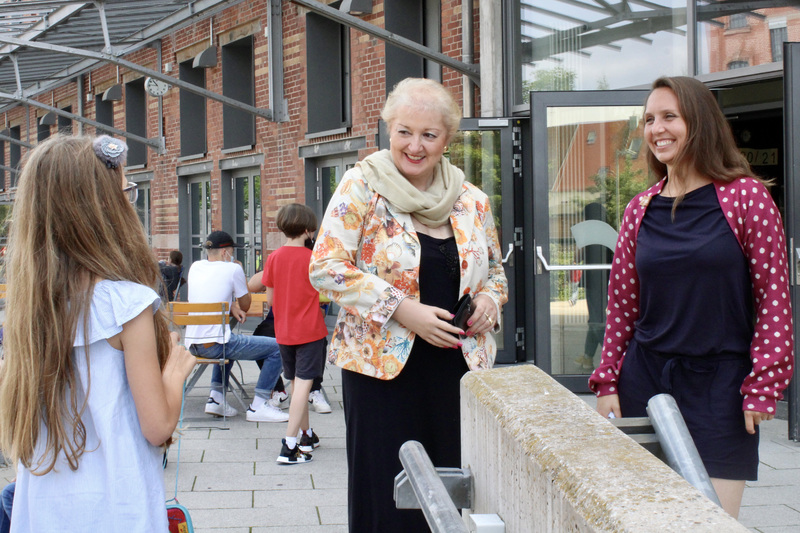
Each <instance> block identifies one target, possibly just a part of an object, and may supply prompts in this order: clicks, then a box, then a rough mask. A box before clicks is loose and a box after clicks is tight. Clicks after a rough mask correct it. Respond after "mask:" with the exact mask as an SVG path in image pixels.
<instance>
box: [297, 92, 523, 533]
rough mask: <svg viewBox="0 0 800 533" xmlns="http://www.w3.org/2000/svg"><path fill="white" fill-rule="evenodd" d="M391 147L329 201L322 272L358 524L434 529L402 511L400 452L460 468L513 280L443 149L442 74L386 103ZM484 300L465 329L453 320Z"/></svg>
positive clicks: (456, 115)
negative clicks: (465, 403) (414, 451)
mask: <svg viewBox="0 0 800 533" xmlns="http://www.w3.org/2000/svg"><path fill="white" fill-rule="evenodd" d="M382 117H383V119H384V120H385V121H386V123H387V125H388V127H389V132H390V144H391V149H390V150H383V151H380V152H377V153H374V154H372V155H370V156H367V157H366V158H365V159H364V160H362V161H361V162H359V163H358V164H357V165H356V166H355V167H354V168H353V169H351V170H349V171H348V172H347V173H346V174H345V175H344V177H343V179H342V182H341V183H340V184H339V186H338V188H337V190H336V193H335V194H334V196H333V198H332V199H331V202H330V204H329V205H328V208H327V212H326V214H325V218H324V220H323V222H322V227H321V229H320V233H319V237H318V239H317V242H316V245H315V247H314V253H313V256H312V260H311V265H310V278H311V283H312V284H313V285H314V287H316V288H317V289H318V290H319V291H320V292H321V293H323V294H325V295H326V296H328V297H329V298H330V299H331V300H333V301H334V302H335V303H337V304H338V305H339V306H340V307H341V311H340V312H339V317H338V320H337V324H336V328H335V330H334V333H333V339H332V341H331V346H330V351H329V361H330V362H332V363H335V364H336V365H338V366H340V367H342V369H343V372H342V384H343V394H344V408H345V420H346V423H347V456H348V481H349V483H348V509H349V527H350V531H353V532H356V531H357V532H359V533H362V532H370V531H374V532H381V533H386V532H392V531H403V532H406V531H423V530H425V529H424V528H426V527H427V526H426V525H425V520H424V518H423V515H422V513H421V512H419V511H418V510H398V509H396V508H395V504H394V500H393V480H394V476H395V475H396V474H397V473H398V472H400V470H402V466H401V465H400V461H399V459H398V450H399V448H400V446H401V445H402V444H403V442H405V441H407V440H410V439H414V440H417V441H420V442H421V443H422V444H423V445H424V446H425V448H426V450H427V452H428V454H429V455H430V456H431V459H432V461H433V463H434V465H436V466H453V467H458V466H460V465H461V459H460V457H461V450H460V422H459V380H460V378H461V376H463V374H464V373H465V372H467V371H468V370H477V369H481V368H490V367H491V365H492V363H493V362H494V358H495V354H496V350H497V348H496V344H495V341H494V338H493V336H492V333H493V332H496V331H498V328H499V320H500V308H501V306H502V305H503V304H504V303H505V302H506V300H507V281H506V278H505V274H504V272H503V267H502V264H501V258H502V257H501V252H500V246H499V242H498V239H497V230H496V228H495V225H494V218H493V216H492V212H491V209H490V207H489V200H488V197H487V196H486V194H484V193H483V192H482V191H480V190H479V189H478V188H476V187H475V186H473V185H472V184H470V183H467V182H466V181H465V180H464V173H463V172H462V171H461V170H459V169H458V168H456V167H454V166H453V165H451V164H450V163H449V162H448V161H447V159H445V158H443V157H442V155H443V153H444V150H445V148H446V147H447V144H448V142H449V141H450V139H451V138H452V136H453V134H454V133H455V132H456V131H457V128H458V124H459V121H460V117H461V113H460V110H459V109H458V105H457V104H456V103H455V102H454V101H453V99H452V96H451V95H450V94H449V92H447V90H446V89H444V88H443V87H442V86H441V85H440V84H438V83H436V82H434V81H431V80H424V79H411V78H410V79H406V80H404V81H402V82H400V83H399V84H398V85H397V86H396V87H395V89H394V90H393V91H392V93H391V94H390V95H389V96H388V98H387V102H386V106H385V108H384V110H383V114H382ZM465 294H470V295H471V297H472V299H473V303H472V305H473V308H472V314H471V316H470V318H469V321H468V323H467V327H466V331H463V330H460V329H459V328H458V327H456V326H454V325H453V324H452V323H450V321H451V319H452V318H453V314H452V312H451V311H452V310H453V308H454V307H455V304H456V303H457V301H458V300H459V298H460V297H461V296H462V295H465Z"/></svg>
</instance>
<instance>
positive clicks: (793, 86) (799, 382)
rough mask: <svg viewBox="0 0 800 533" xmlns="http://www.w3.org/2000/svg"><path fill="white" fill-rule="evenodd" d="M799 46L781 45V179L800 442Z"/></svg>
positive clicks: (795, 425) (793, 434)
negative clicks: (790, 294)
mask: <svg viewBox="0 0 800 533" xmlns="http://www.w3.org/2000/svg"><path fill="white" fill-rule="evenodd" d="M798 106H800V43H785V44H784V45H783V124H784V139H783V142H784V154H785V155H784V179H785V183H786V220H785V223H786V238H787V240H788V243H789V265H790V272H789V277H790V280H789V281H790V285H791V292H792V308H793V309H794V338H795V344H794V357H795V366H794V378H793V379H792V381H791V383H790V384H789V389H788V390H787V391H786V396H787V398H788V400H789V438H790V439H792V440H794V441H800V404H799V403H798V402H800V372H798V370H797V361H798V342H797V339H800V323H798V322H800V321H799V320H798V316H797V309H798V306H800V270H798V268H799V267H800V213H798V211H797V210H798V207H799V206H800V181H798V180H800V154H798V147H800V114H799V113H798V112H797V108H798Z"/></svg>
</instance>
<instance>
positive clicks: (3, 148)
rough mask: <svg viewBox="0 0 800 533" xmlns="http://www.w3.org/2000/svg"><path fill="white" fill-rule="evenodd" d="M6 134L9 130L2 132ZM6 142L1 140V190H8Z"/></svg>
mask: <svg viewBox="0 0 800 533" xmlns="http://www.w3.org/2000/svg"><path fill="white" fill-rule="evenodd" d="M2 133H3V134H4V135H5V134H7V133H8V131H3V132H2ZM5 166H6V142H5V141H0V191H4V190H6V169H5Z"/></svg>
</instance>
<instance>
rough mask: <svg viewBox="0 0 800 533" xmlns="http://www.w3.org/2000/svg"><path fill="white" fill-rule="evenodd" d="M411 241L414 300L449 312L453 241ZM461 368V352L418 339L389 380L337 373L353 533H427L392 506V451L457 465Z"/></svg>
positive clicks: (455, 276)
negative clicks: (405, 448) (416, 245)
mask: <svg viewBox="0 0 800 533" xmlns="http://www.w3.org/2000/svg"><path fill="white" fill-rule="evenodd" d="M417 236H418V237H419V241H420V245H421V253H420V265H419V278H418V281H419V299H420V302H421V303H423V304H426V305H431V306H435V307H441V308H442V309H448V310H449V309H453V308H454V307H455V305H456V302H457V301H458V297H459V296H458V294H459V292H458V291H459V283H460V280H461V271H460V260H459V257H458V247H457V246H456V241H455V238H454V237H449V238H447V239H437V238H435V237H430V236H428V235H425V234H424V233H417ZM468 370H469V368H468V367H467V362H466V360H465V359H464V354H463V353H462V352H461V350H460V349H447V348H437V347H435V346H432V345H431V344H428V343H427V342H425V340H424V339H422V338H421V337H419V336H417V337H416V338H415V339H414V346H413V347H412V348H411V353H410V354H409V356H408V361H407V362H406V364H405V366H404V367H403V370H402V372H400V374H399V375H398V376H397V377H396V378H394V379H391V380H379V379H375V378H373V377H370V376H366V375H364V374H359V373H357V372H352V371H350V370H345V369H343V370H342V387H343V395H344V415H345V424H346V426H347V430H346V441H347V464H348V484H347V498H348V525H349V530H350V531H351V532H352V533H408V532H414V533H416V532H422V531H430V529H429V528H428V525H427V522H426V520H425V516H424V515H423V514H422V511H420V510H417V509H397V508H396V507H395V503H394V477H395V476H396V475H397V474H398V473H399V472H400V471H401V470H402V469H403V466H402V465H401V464H400V458H399V456H398V452H399V450H400V446H401V445H402V444H403V443H404V442H406V441H407V440H412V439H413V440H416V441H419V442H420V443H422V445H423V446H424V447H425V451H426V452H428V455H429V456H430V458H431V462H433V464H434V466H449V467H460V466H461V418H460V410H461V403H460V401H461V400H460V380H461V377H462V376H463V375H464V374H465V373H466V372H467V371H468ZM367 406H368V407H367Z"/></svg>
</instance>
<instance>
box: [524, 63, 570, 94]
mask: <svg viewBox="0 0 800 533" xmlns="http://www.w3.org/2000/svg"><path fill="white" fill-rule="evenodd" d="M576 76H577V75H576V74H575V72H573V71H571V70H568V69H566V68H564V67H555V68H553V69H549V70H537V71H535V72H534V73H533V79H532V80H526V81H523V82H522V98H523V100H524V101H525V102H528V101H530V94H529V93H530V92H531V91H574V90H575V77H576Z"/></svg>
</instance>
